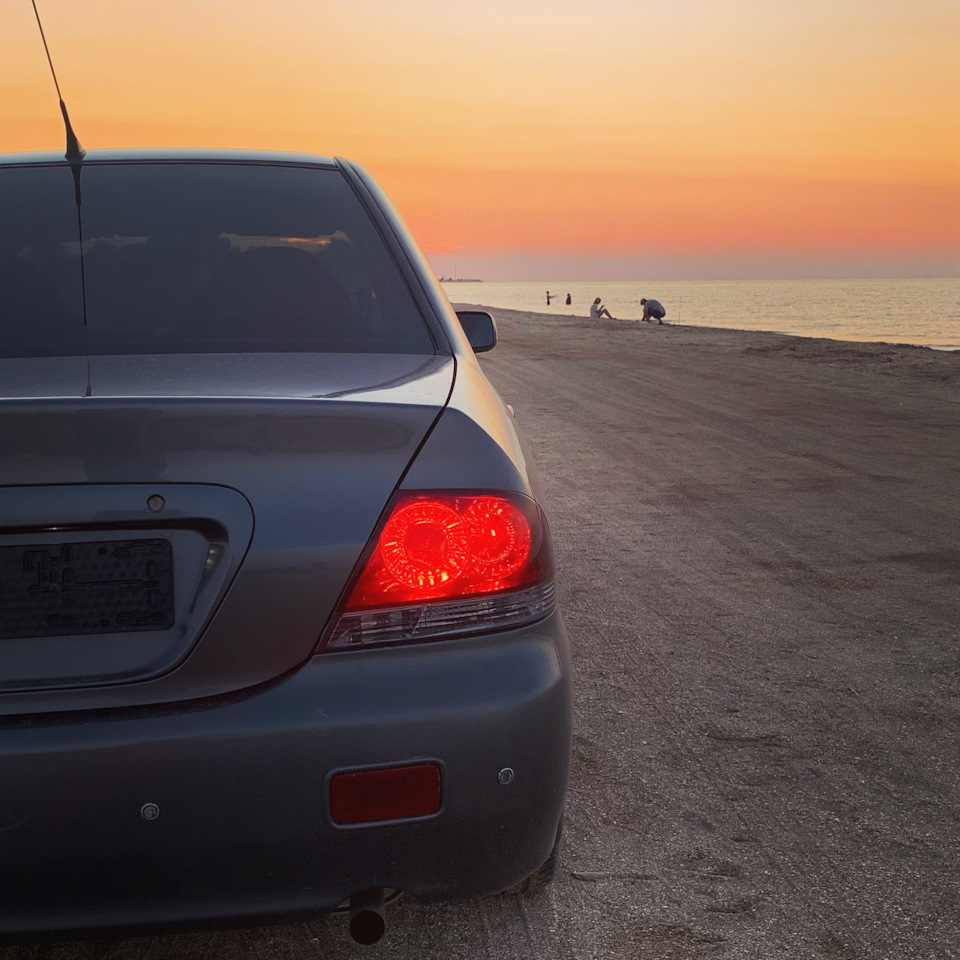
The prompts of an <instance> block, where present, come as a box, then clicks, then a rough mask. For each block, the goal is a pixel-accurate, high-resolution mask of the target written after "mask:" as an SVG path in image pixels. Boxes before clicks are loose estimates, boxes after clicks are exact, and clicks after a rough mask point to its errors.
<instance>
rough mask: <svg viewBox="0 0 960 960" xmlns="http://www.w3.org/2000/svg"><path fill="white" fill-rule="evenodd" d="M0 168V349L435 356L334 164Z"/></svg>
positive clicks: (5, 352) (16, 352)
mask: <svg viewBox="0 0 960 960" xmlns="http://www.w3.org/2000/svg"><path fill="white" fill-rule="evenodd" d="M81 187H82V197H83V203H82V211H81V214H82V224H83V256H82V267H83V275H84V281H85V289H86V315H87V326H86V328H84V325H83V311H82V301H81V297H80V271H81V255H80V253H81V244H80V240H79V234H78V224H77V210H76V205H75V202H74V190H73V178H72V175H71V173H70V171H69V169H68V168H66V167H65V166H63V167H48V168H6V169H3V168H0V211H2V217H0V331H2V333H3V336H2V338H0V356H8V357H10V356H68V355H73V354H80V355H82V354H142V353H237V352H241V353H251V352H301V351H321V352H330V351H333V352H391V353H423V354H429V353H433V352H434V348H433V343H432V341H431V338H430V336H429V334H428V332H427V330H426V327H425V325H424V322H423V320H422V318H421V316H420V314H419V312H418V310H417V308H416V306H415V304H414V302H413V299H412V297H411V295H410V292H409V290H408V289H407V287H406V285H405V283H404V281H403V279H402V277H401V276H400V273H399V271H398V269H397V266H396V264H395V263H394V262H393V260H392V258H391V257H390V255H389V253H388V251H387V250H386V248H385V247H384V244H383V241H382V240H381V238H380V236H379V234H378V233H377V231H376V229H375V228H374V226H373V225H372V224H371V222H370V220H369V217H368V216H367V214H366V212H365V211H364V209H363V207H362V206H361V205H360V203H359V201H358V200H357V198H356V196H355V195H354V194H353V192H352V190H351V189H350V187H349V185H348V184H347V183H346V181H345V180H344V178H343V175H342V174H341V173H340V172H339V171H338V170H324V169H317V168H312V169H311V168H299V167H281V166H269V165H263V166H257V165H242V164H203V163H146V164H104V165H97V164H89V165H86V166H84V168H83V172H82V176H81Z"/></svg>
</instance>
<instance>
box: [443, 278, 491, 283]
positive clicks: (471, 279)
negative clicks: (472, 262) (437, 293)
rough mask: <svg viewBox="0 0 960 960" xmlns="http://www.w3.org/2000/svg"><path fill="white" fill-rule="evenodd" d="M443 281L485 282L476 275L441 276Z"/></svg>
mask: <svg viewBox="0 0 960 960" xmlns="http://www.w3.org/2000/svg"><path fill="white" fill-rule="evenodd" d="M440 282H441V283H483V281H482V280H478V279H477V278H476V277H441V278H440Z"/></svg>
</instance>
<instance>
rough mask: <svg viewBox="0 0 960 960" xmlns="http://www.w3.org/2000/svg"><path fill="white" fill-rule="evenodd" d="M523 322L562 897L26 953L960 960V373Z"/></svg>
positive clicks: (510, 331) (743, 337) (772, 339)
mask: <svg viewBox="0 0 960 960" xmlns="http://www.w3.org/2000/svg"><path fill="white" fill-rule="evenodd" d="M493 312H494V315H495V316H496V318H497V320H498V323H499V331H500V343H499V345H498V346H497V348H496V349H495V350H493V351H492V352H490V353H489V354H484V355H482V363H483V366H484V369H485V370H486V372H487V374H488V376H489V377H490V378H491V380H492V381H493V382H494V383H495V384H496V386H497V387H498V389H499V390H500V391H501V393H502V395H503V396H504V398H505V400H506V401H507V402H508V403H510V404H511V405H512V406H513V408H514V409H515V411H516V417H517V419H518V421H519V423H520V425H521V427H522V430H523V432H524V435H525V437H526V440H527V442H528V445H529V448H530V450H531V452H532V454H533V456H534V458H535V459H536V461H537V464H538V466H539V468H540V474H541V477H542V486H543V494H544V497H545V502H546V505H547V509H548V513H549V517H550V521H551V526H552V530H553V534H554V538H555V541H556V544H557V550H558V557H559V567H560V569H559V572H558V578H559V585H560V595H561V602H562V606H563V609H564V615H565V619H566V623H567V628H568V631H569V634H570V640H571V647H572V651H573V658H574V668H575V690H574V697H575V735H574V751H573V766H572V772H571V782H570V790H569V795H568V801H567V810H566V822H565V831H564V849H563V853H562V858H561V862H560V869H559V874H558V877H557V880H556V882H555V883H554V884H553V886H552V887H551V888H550V889H549V890H548V891H547V892H545V893H541V894H539V895H538V896H537V897H535V898H534V899H532V900H524V899H522V898H521V897H520V896H518V895H517V894H516V893H509V892H508V893H505V894H502V895H501V896H498V897H492V898H489V899H487V900H483V901H475V902H467V903H462V904H453V905H446V906H425V905H422V904H418V903H416V902H414V901H412V900H409V899H402V900H400V901H399V902H397V903H396V904H393V905H391V906H390V907H389V908H388V911H387V933H386V936H385V937H384V939H383V940H382V941H381V943H380V944H379V945H378V946H376V947H371V948H364V947H358V946H357V945H356V944H353V943H351V942H350V940H349V938H348V936H347V933H346V920H345V919H344V917H343V916H342V915H341V916H337V917H332V918H330V919H328V920H325V921H311V922H307V923H301V924H292V925H289V926H283V927H269V928H267V927H264V928H260V929H254V930H243V931H227V932H218V933H195V934H184V935H179V936H165V937H154V938H149V939H140V940H135V939H129V940H121V941H116V942H113V943H106V942H90V943H82V944H62V945H56V946H34V947H29V946H27V947H7V948H3V949H0V960H41V958H44V960H96V958H100V957H107V956H109V957H110V958H111V960H144V958H147V957H148V956H149V958H150V960H166V958H170V960H174V958H176V960H184V958H204V960H220V958H222V960H227V958H229V960H241V958H242V960H248V958H249V960H254V958H255V960H264V958H273V957H278V958H279V957H282V958H289V960H307V958H310V960H315V958H318V957H323V958H325V960H330V958H359V957H366V958H371V960H374V958H381V957H383V958H385V957H390V958H392V960H396V958H401V960H403V958H410V960H413V958H417V960H424V958H437V960H440V958H443V960H449V958H458V960H478V958H480V960H546V958H564V960H586V958H596V960H691V958H710V960H718V958H722V960H807V958H810V960H913V958H915V960H932V958H938V960H950V958H956V957H960V774H958V765H957V763H958V760H957V758H958V749H960V696H958V677H960V656H958V649H960V602H958V601H960V496H958V494H960V354H950V353H937V352H935V351H933V350H930V349H927V348H922V347H918V348H914V347H902V346H888V345H885V344H854V343H842V342H834V341H828V340H807V339H801V338H795V337H788V336H782V335H776V334H762V333H745V332H736V331H723V330H714V329H702V328H699V329H698V328H696V327H671V326H663V327H659V326H648V325H646V324H636V323H634V324H630V325H627V324H623V323H619V322H613V321H591V320H587V319H583V318H576V317H569V318H565V317H559V318H558V317H555V316H544V315H539V314H530V313H520V312H515V311H506V310H495V311H493ZM518 775H522V771H518ZM490 842H491V844H495V843H496V838H495V837H491V838H490ZM455 855H456V853H455V851H452V852H451V856H455Z"/></svg>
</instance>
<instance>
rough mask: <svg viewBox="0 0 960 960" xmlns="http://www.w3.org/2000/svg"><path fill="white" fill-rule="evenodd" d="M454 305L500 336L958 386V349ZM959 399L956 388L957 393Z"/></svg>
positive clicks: (959, 372) (465, 304)
mask: <svg viewBox="0 0 960 960" xmlns="http://www.w3.org/2000/svg"><path fill="white" fill-rule="evenodd" d="M454 307H455V308H456V309H463V310H486V311H488V312H489V313H491V314H492V315H493V317H494V318H495V319H496V321H497V324H498V329H499V330H500V336H501V339H503V338H504V337H505V336H515V335H530V334H532V333H534V332H536V333H537V334H540V335H549V336H550V337H552V338H554V339H555V340H557V342H573V341H576V340H578V339H583V338H587V339H586V340H584V342H589V340H591V339H592V340H594V341H596V342H599V343H604V344H608V343H611V342H617V341H618V340H623V342H625V343H636V342H637V341H638V340H640V341H642V343H643V344H644V346H646V347H648V348H649V349H651V350H653V351H661V350H668V351H672V350H674V349H682V350H695V351H698V352H699V351H706V352H708V353H716V354H718V355H735V354H743V355H744V356H754V357H767V358H769V359H771V360H773V359H776V358H782V359H784V360H785V361H791V362H794V361H799V362H803V363H808V364H816V365H822V366H832V367H839V368H843V369H845V370H851V371H860V372H863V373H877V374H883V375H885V376H892V377H896V378H900V379H908V380H909V379H915V380H922V381H926V382H931V383H941V384H943V385H945V386H948V385H952V386H953V387H954V388H957V387H960V351H953V350H940V349H936V348H934V347H928V346H921V345H917V344H904V343H889V342H886V341H872V340H871V341H863V340H835V339H832V338H827V337H812V336H800V335H797V334H789V333H778V332H774V331H760V330H740V329H735V328H731V327H705V326H697V325H693V324H689V325H688V324H673V323H668V322H665V323H664V324H663V325H662V326H660V325H657V324H647V323H642V322H640V321H637V320H606V319H603V320H595V319H592V318H589V317H583V316H578V315H576V314H570V315H557V314H547V313H538V312H535V311H526V310H508V309H505V308H503V307H489V306H484V305H482V304H467V303H455V304H454ZM957 399H958V400H960V392H958V394H957Z"/></svg>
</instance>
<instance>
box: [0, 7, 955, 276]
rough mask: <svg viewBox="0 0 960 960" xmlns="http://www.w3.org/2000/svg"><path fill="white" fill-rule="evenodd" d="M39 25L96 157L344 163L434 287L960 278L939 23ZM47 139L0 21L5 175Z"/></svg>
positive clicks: (48, 144)
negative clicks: (614, 272)
mask: <svg viewBox="0 0 960 960" xmlns="http://www.w3.org/2000/svg"><path fill="white" fill-rule="evenodd" d="M38 5H39V7H40V10H41V14H42V16H43V17H44V24H45V28H46V31H47V36H48V40H49V42H50V45H51V52H52V53H53V56H54V61H55V64H56V66H57V71H58V76H59V79H60V82H61V86H62V88H63V92H64V95H65V98H66V100H67V103H68V105H69V107H70V112H71V116H72V117H73V120H74V124H75V126H76V127H77V130H78V133H79V134H80V138H81V140H82V141H83V142H84V144H85V145H86V146H87V147H88V148H90V149H95V148H96V147H100V146H104V147H105V146H145V145H151V146H230V147H264V148H275V149H289V150H304V151H309V152H315V153H325V154H338V155H344V156H350V157H353V158H354V159H357V160H359V161H361V162H362V163H363V164H364V165H365V166H367V167H368V169H370V170H371V172H373V173H374V175H375V176H377V177H378V179H380V181H381V182H382V183H383V184H384V186H385V187H386V188H387V191H388V192H389V193H390V194H391V196H392V197H393V198H394V200H395V201H396V203H397V205H398V206H399V207H400V209H401V212H402V213H403V215H404V216H405V218H406V219H407V221H408V223H409V224H410V226H411V227H412V229H413V231H414V233H415V235H416V236H417V238H418V239H419V240H420V242H421V244H422V245H423V247H424V249H425V250H427V251H428V253H429V254H430V256H431V259H432V260H433V262H434V264H435V266H436V267H437V269H438V270H441V271H444V272H450V269H451V265H452V264H458V265H459V269H460V273H461V275H464V274H467V273H470V272H471V267H472V266H475V268H476V269H479V265H481V264H482V265H483V266H484V268H485V270H486V274H487V275H489V278H490V279H495V278H496V275H498V274H499V275H502V276H504V277H507V276H511V277H513V276H518V275H519V274H523V273H524V271H526V273H527V274H529V275H530V278H531V279H533V278H535V277H539V276H551V275H554V274H552V272H551V268H552V267H553V266H556V267H557V269H559V265H560V264H562V265H563V270H564V274H563V275H565V276H569V275H570V271H571V270H572V271H574V272H576V271H578V270H579V271H580V274H579V276H580V277H581V278H583V279H589V277H590V274H591V272H592V271H595V270H596V269H597V264H598V263H602V262H604V261H608V262H616V263H617V264H620V265H622V266H621V267H618V269H619V270H620V272H621V274H622V275H623V278H624V279H630V278H631V276H632V275H633V274H635V275H636V276H637V277H638V278H639V277H642V276H645V275H646V274H645V271H648V270H649V267H650V264H651V263H653V262H656V263H657V264H658V265H659V266H658V268H657V269H658V270H660V271H661V272H662V273H664V274H665V275H669V274H670V273H671V272H672V273H673V274H675V275H677V276H692V275H695V274H694V273H691V271H696V270H700V271H701V272H702V270H703V265H704V264H709V263H710V262H711V258H713V260H714V261H715V262H716V264H723V263H725V262H727V261H731V258H732V261H735V263H736V266H735V267H733V266H732V267H730V269H731V270H735V271H737V275H750V274H751V270H754V271H755V272H757V273H758V275H770V272H771V271H773V272H774V273H776V272H777V271H782V272H783V273H784V274H785V275H791V274H792V275H797V272H798V271H800V273H802V272H803V270H804V269H808V267H807V266H805V265H808V264H810V263H811V262H812V260H811V258H813V259H817V260H818V262H821V263H822V262H824V260H825V258H826V259H832V260H833V261H834V262H835V263H836V264H840V265H842V264H843V263H845V262H850V263H851V265H852V264H854V263H855V264H856V265H857V270H858V272H861V273H862V272H877V273H886V274H893V275H896V274H898V273H904V274H906V273H919V274H921V275H923V274H928V275H932V274H941V275H942V274H944V273H947V274H956V273H958V272H960V4H958V3H957V2H956V0H911V2H909V3H908V2H905V0H803V2H792V3H784V2H777V0H725V2H723V3H720V2H717V0H671V2H670V3H669V4H666V3H662V2H660V0H657V2H644V0H482V2H481V0H351V2H350V3H349V4H344V3H342V2H339V0H338V2H330V0H270V2H266V0H83V2H78V0H38ZM667 8H668V9H667ZM62 139H63V135H62V130H61V127H60V122H59V115H58V112H57V107H56V99H55V95H54V92H53V89H52V84H51V81H50V78H49V74H48V72H47V65H46V61H45V59H44V56H43V50H42V47H41V45H40V40H39V36H38V33H37V30H36V22H35V21H34V19H33V11H32V9H31V7H30V2H29V0H3V4H2V5H0V150H32V149H48V148H60V147H61V144H62ZM751 258H753V259H751ZM771 258H772V260H771ZM732 261H731V262H732ZM519 264H523V266H518V265H519ZM751 264H753V265H754V266H751ZM717 269H718V270H719V272H720V273H722V272H723V269H726V268H721V267H718V268H717ZM851 269H853V267H852V266H851ZM531 271H533V272H532V273H531ZM708 272H709V271H708ZM715 272H716V271H715ZM841 272H842V271H841ZM491 274H492V275H491Z"/></svg>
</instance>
